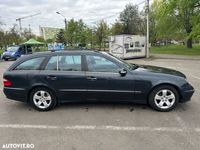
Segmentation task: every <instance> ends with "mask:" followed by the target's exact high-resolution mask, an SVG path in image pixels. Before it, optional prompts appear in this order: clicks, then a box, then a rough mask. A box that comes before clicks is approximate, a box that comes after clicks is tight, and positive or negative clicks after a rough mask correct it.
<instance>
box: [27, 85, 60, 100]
mask: <svg viewBox="0 0 200 150" xmlns="http://www.w3.org/2000/svg"><path fill="white" fill-rule="evenodd" d="M36 88H46V89H48V90H50V91H51V92H52V93H53V94H54V95H55V97H56V100H57V102H58V95H57V94H56V91H55V90H54V89H53V88H51V87H49V86H47V85H34V86H32V87H31V88H30V89H29V90H28V92H27V102H28V103H29V102H30V94H31V92H32V91H33V90H34V89H36Z"/></svg>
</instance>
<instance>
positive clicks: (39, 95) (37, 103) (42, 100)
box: [30, 88, 57, 111]
mask: <svg viewBox="0 0 200 150" xmlns="http://www.w3.org/2000/svg"><path fill="white" fill-rule="evenodd" d="M30 102H31V104H32V106H33V107H34V108H35V109H37V110H39V111H48V110H51V109H53V108H54V107H55V106H56V103H57V101H56V97H55V96H54V95H53V94H52V92H51V91H50V90H49V89H47V88H36V89H33V90H32V92H31V94H30Z"/></svg>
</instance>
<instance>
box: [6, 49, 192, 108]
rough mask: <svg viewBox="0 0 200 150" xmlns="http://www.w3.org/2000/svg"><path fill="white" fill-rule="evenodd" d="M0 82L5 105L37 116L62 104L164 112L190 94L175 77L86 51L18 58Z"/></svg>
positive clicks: (184, 82) (179, 75) (164, 70)
mask: <svg viewBox="0 0 200 150" xmlns="http://www.w3.org/2000/svg"><path fill="white" fill-rule="evenodd" d="M3 78H4V79H3V80H4V81H3V83H4V93H5V95H6V97H7V98H8V99H13V100H17V101H22V102H26V103H29V104H31V105H32V106H33V107H34V108H35V109H37V110H39V111H47V110H50V109H53V108H54V107H55V106H56V105H57V104H58V103H66V102H120V103H121V102H129V103H130V102H133V103H139V104H148V105H150V106H151V107H152V108H154V109H155V110H158V111H170V110H172V109H173V108H174V107H175V106H176V105H177V104H178V103H183V102H187V101H189V100H190V99H191V97H192V95H193V93H194V88H193V87H192V86H191V85H190V84H189V83H188V81H187V79H186V76H185V75H184V74H183V73H181V72H179V71H176V70H171V69H167V68H162V67H155V66H147V65H137V64H130V63H127V62H124V61H123V60H121V59H119V58H116V57H115V56H112V55H111V54H108V53H105V52H98V51H90V50H71V51H62V52H43V53H35V54H31V55H27V56H23V57H21V58H20V59H18V60H17V61H16V62H15V63H13V64H12V65H11V66H10V67H9V68H8V69H7V71H6V72H5V73H4V75H3Z"/></svg>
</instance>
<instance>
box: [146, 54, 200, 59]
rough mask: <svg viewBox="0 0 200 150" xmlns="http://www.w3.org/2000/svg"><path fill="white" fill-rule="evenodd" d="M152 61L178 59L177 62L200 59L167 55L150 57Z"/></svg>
mask: <svg viewBox="0 0 200 150" xmlns="http://www.w3.org/2000/svg"><path fill="white" fill-rule="evenodd" d="M150 58H152V59H177V60H200V57H196V56H183V55H165V54H163V55H162V54H153V55H151V56H150Z"/></svg>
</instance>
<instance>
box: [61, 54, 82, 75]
mask: <svg viewBox="0 0 200 150" xmlns="http://www.w3.org/2000/svg"><path fill="white" fill-rule="evenodd" d="M58 67H59V68H58V70H60V71H81V56H80V55H71V56H70V55H67V56H59V62H58Z"/></svg>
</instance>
